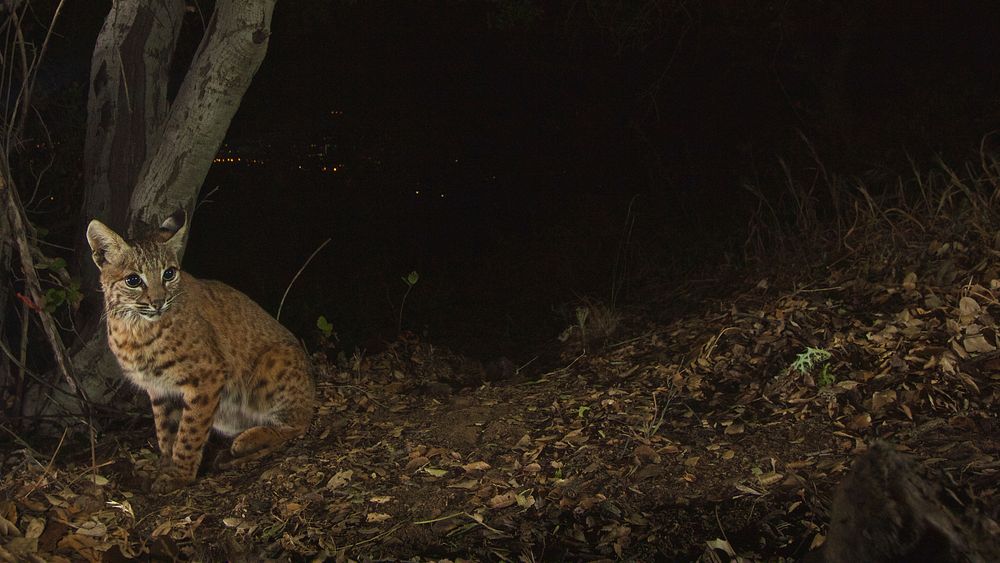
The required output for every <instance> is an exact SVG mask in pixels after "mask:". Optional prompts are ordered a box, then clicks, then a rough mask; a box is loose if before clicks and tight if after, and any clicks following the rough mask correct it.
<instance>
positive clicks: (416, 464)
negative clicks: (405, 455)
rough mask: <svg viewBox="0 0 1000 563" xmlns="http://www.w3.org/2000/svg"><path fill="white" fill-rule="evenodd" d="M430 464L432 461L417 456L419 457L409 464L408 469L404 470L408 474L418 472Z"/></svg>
mask: <svg viewBox="0 0 1000 563" xmlns="http://www.w3.org/2000/svg"><path fill="white" fill-rule="evenodd" d="M428 463H430V460H429V459H427V458H426V457H424V456H422V455H421V456H417V457H415V458H413V459H411V460H410V461H409V462H407V464H406V467H404V468H403V470H404V471H406V472H408V473H412V472H414V471H417V470H418V469H420V468H421V467H423V466H425V465H427V464H428Z"/></svg>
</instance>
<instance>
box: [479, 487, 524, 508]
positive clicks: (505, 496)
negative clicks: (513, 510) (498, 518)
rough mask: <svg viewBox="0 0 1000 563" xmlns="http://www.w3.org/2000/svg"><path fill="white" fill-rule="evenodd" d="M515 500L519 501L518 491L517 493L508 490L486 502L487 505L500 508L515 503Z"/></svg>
mask: <svg viewBox="0 0 1000 563" xmlns="http://www.w3.org/2000/svg"><path fill="white" fill-rule="evenodd" d="M515 502H517V493H515V492H514V491H507V492H506V493H502V494H499V495H496V496H495V497H493V498H491V499H490V500H489V501H488V502H487V503H486V506H488V507H490V508H492V509H494V510H496V509H500V508H507V507H508V506H511V505H513V504H514V503H515Z"/></svg>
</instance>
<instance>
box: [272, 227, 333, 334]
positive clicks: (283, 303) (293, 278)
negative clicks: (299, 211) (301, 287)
mask: <svg viewBox="0 0 1000 563" xmlns="http://www.w3.org/2000/svg"><path fill="white" fill-rule="evenodd" d="M331 240H333V239H329V238H328V239H326V240H325V241H323V244H321V245H319V247H317V248H316V250H313V253H312V254H310V255H309V258H306V262H305V264H302V267H301V268H299V271H298V272H295V276H294V277H292V281H290V282H288V287H286V288H285V294H284V295H282V296H281V303H278V314H277V315H275V316H274V318H275V320H279V321H280V320H281V308H282V307H284V306H285V298H286V297H288V291H289V290H291V289H292V284H293V283H295V280H297V279H299V276H300V275H302V271H303V270H305V269H306V266H308V265H309V262H311V261H312V259H313V257H314V256H316V254H317V253H318V252H319V251H320V250H323V247H324V246H326V245H327V244H328V243H329V242H330V241H331Z"/></svg>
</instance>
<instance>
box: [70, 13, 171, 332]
mask: <svg viewBox="0 0 1000 563" xmlns="http://www.w3.org/2000/svg"><path fill="white" fill-rule="evenodd" d="M183 16H184V0H153V1H146V2H140V1H137V0H115V1H114V2H113V4H112V6H111V11H110V12H108V16H107V18H106V19H105V20H104V26H103V27H102V28H101V32H100V34H99V35H98V36H97V44H96V45H95V47H94V55H93V57H92V59H91V69H90V96H89V98H88V100H87V138H86V146H85V147H84V179H85V182H86V191H85V193H84V201H83V213H84V216H83V217H82V218H81V219H82V221H83V225H86V224H87V222H89V221H90V220H91V219H93V218H95V217H97V218H100V219H101V221H104V222H105V224H107V225H108V226H110V227H111V228H113V229H115V230H117V231H118V232H124V230H125V228H126V227H127V220H128V216H129V213H128V205H129V201H130V200H131V198H132V191H133V189H134V188H135V186H136V184H137V183H138V179H139V173H140V172H141V170H142V166H143V163H144V162H146V159H147V157H148V156H149V155H151V154H153V153H154V152H155V150H156V147H157V145H158V144H159V140H160V138H161V135H160V131H161V129H162V127H163V123H164V121H165V120H166V115H167V84H168V80H169V71H170V64H171V61H172V60H173V53H174V48H175V46H176V44H177V37H178V36H179V35H180V31H181V22H182V20H183ZM85 230H86V229H85V228H81V229H80V235H79V237H78V238H77V247H78V248H81V249H86V248H87V240H86V236H85V235H84V232H85ZM77 261H78V263H77V267H78V268H79V272H80V275H81V278H82V279H83V287H84V288H85V289H87V290H89V291H87V293H86V300H85V302H84V304H83V306H82V307H81V309H80V315H81V316H82V318H81V319H79V322H78V323H77V324H78V326H81V327H82V329H83V330H82V332H83V335H84V337H85V338H86V337H89V335H91V334H93V332H94V330H95V329H96V328H97V325H98V322H97V321H98V320H99V319H100V312H101V302H100V299H101V297H100V294H99V293H97V292H96V290H97V286H98V283H97V274H98V272H97V269H96V268H94V264H93V263H92V262H91V260H90V253H89V252H79V253H77Z"/></svg>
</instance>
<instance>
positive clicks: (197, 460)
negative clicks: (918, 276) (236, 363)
mask: <svg viewBox="0 0 1000 563" xmlns="http://www.w3.org/2000/svg"><path fill="white" fill-rule="evenodd" d="M191 380H193V382H194V384H188V385H184V386H181V390H182V392H183V399H184V403H183V410H182V412H181V417H180V426H179V427H178V430H177V438H176V439H175V440H174V441H173V449H172V452H171V458H170V459H171V462H172V463H171V464H170V465H168V466H164V467H162V468H161V471H160V474H159V475H157V477H156V480H155V481H153V487H152V490H153V492H154V493H165V492H169V491H172V490H174V489H177V488H179V487H182V486H184V485H187V484H188V483H191V482H193V481H194V478H195V476H196V475H197V473H198V466H199V465H201V455H202V450H203V448H204V447H205V441H206V440H207V439H208V432H209V430H211V428H212V420H213V419H214V418H215V411H216V410H217V409H218V408H219V393H220V390H221V388H222V386H221V378H211V379H210V378H205V379H203V380H199V379H198V378H194V377H192V378H191ZM215 381H218V382H219V384H214V383H215ZM210 382H211V383H210ZM198 383H200V385H198Z"/></svg>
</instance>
